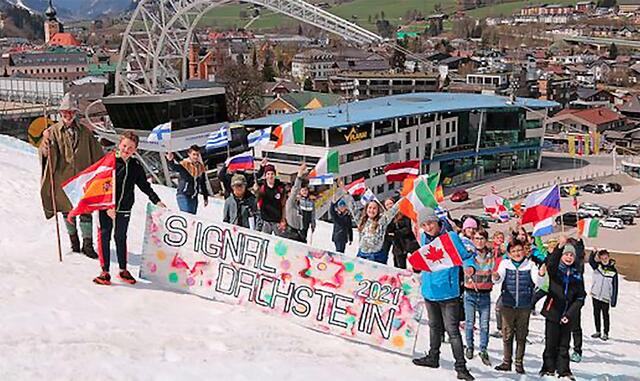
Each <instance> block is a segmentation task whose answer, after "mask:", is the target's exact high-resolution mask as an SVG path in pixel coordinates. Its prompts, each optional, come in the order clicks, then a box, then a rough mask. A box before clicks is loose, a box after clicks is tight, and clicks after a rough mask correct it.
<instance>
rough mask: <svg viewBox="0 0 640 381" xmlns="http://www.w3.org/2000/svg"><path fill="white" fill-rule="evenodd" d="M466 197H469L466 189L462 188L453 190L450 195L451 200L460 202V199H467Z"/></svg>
mask: <svg viewBox="0 0 640 381" xmlns="http://www.w3.org/2000/svg"><path fill="white" fill-rule="evenodd" d="M468 199H469V193H467V191H466V190H464V189H458V190H457V191H455V192H453V194H452V195H451V201H453V202H462V201H467V200H468Z"/></svg>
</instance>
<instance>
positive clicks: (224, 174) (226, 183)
mask: <svg viewBox="0 0 640 381" xmlns="http://www.w3.org/2000/svg"><path fill="white" fill-rule="evenodd" d="M266 165H267V158H266V157H265V158H264V159H262V162H260V167H259V168H258V171H257V172H253V173H249V172H245V171H231V172H229V171H228V170H227V167H226V165H223V166H222V168H220V171H218V179H219V180H220V183H222V188H223V189H222V190H223V192H224V198H227V197H229V195H230V194H231V193H232V192H233V189H232V186H231V179H232V178H233V176H234V175H242V176H244V178H245V180H246V183H247V185H246V187H247V189H252V188H253V186H254V184H255V183H256V179H260V178H261V177H262V176H263V175H264V167H265V166H266Z"/></svg>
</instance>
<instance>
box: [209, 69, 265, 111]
mask: <svg viewBox="0 0 640 381" xmlns="http://www.w3.org/2000/svg"><path fill="white" fill-rule="evenodd" d="M219 77H220V82H221V83H223V84H224V87H225V91H226V98H227V112H228V113H229V119H230V120H231V121H237V120H243V119H246V118H252V117H256V116H258V115H259V114H260V112H261V111H262V83H263V82H262V74H261V73H260V72H259V71H258V70H256V68H254V67H251V66H247V65H244V64H242V63H236V62H233V61H229V62H228V63H227V64H226V65H225V66H224V67H223V68H222V70H221V72H220V75H219Z"/></svg>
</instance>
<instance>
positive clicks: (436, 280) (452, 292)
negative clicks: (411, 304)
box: [420, 227, 476, 302]
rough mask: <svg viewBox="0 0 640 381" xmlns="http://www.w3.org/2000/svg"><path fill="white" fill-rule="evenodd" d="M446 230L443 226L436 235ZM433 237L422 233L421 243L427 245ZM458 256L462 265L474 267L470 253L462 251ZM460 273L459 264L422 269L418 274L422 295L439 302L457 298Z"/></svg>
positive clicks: (459, 293)
mask: <svg viewBox="0 0 640 381" xmlns="http://www.w3.org/2000/svg"><path fill="white" fill-rule="evenodd" d="M446 232H447V229H446V228H445V227H443V228H442V229H441V230H440V234H438V236H439V235H442V234H444V233H446ZM434 239H436V237H432V236H429V235H428V234H426V233H425V234H423V235H422V245H423V246H424V245H427V244H429V243H430V242H431V241H433V240H434ZM460 257H461V258H462V261H463V262H462V263H463V267H473V268H476V265H475V263H474V261H473V254H472V253H470V252H468V251H464V252H462V253H460ZM460 273H461V272H460V266H456V267H451V268H448V269H444V270H440V271H434V272H430V271H423V272H422V273H421V274H420V280H421V283H422V296H423V297H424V298H425V299H426V300H428V301H431V302H441V301H444V300H450V299H455V298H459V297H460V295H461V288H460V280H461V279H462V278H461V276H460Z"/></svg>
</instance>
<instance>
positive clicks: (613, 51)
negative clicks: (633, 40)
mask: <svg viewBox="0 0 640 381" xmlns="http://www.w3.org/2000/svg"><path fill="white" fill-rule="evenodd" d="M617 57H618V47H617V46H616V44H614V43H613V42H612V43H611V45H609V58H610V59H612V60H615V59H616V58H617Z"/></svg>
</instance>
